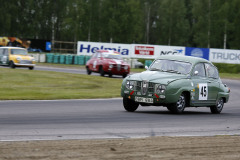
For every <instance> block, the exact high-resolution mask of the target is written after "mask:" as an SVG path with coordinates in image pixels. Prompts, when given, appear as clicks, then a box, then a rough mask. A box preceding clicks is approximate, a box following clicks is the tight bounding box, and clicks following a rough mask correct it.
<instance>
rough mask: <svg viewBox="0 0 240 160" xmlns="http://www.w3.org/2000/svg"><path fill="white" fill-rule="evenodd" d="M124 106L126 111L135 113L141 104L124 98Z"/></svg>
mask: <svg viewBox="0 0 240 160" xmlns="http://www.w3.org/2000/svg"><path fill="white" fill-rule="evenodd" d="M123 106H124V108H125V110H126V111H128V112H134V111H136V110H137V108H138V106H139V104H138V103H136V102H134V101H133V100H131V99H128V98H125V97H124V98H123Z"/></svg>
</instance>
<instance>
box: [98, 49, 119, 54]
mask: <svg viewBox="0 0 240 160" xmlns="http://www.w3.org/2000/svg"><path fill="white" fill-rule="evenodd" d="M97 52H101V53H115V54H120V53H119V52H117V51H114V50H97Z"/></svg>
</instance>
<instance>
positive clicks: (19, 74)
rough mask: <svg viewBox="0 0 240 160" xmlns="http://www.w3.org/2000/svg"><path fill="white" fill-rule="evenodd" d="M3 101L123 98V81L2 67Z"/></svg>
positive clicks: (0, 86)
mask: <svg viewBox="0 0 240 160" xmlns="http://www.w3.org/2000/svg"><path fill="white" fill-rule="evenodd" d="M0 72H1V77H0V88H1V90H0V100H27V99H28V100H36V99H37V100H42V99H47V100H50V99H86V98H90V99H91V98H112V97H120V90H121V83H122V79H114V78H106V77H98V76H89V75H81V74H70V73H58V72H49V71H37V70H25V69H10V68H0Z"/></svg>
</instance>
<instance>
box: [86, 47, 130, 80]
mask: <svg viewBox="0 0 240 160" xmlns="http://www.w3.org/2000/svg"><path fill="white" fill-rule="evenodd" d="M86 69H87V74H88V75H90V74H91V73H92V72H98V73H100V75H101V76H104V75H105V74H108V75H109V77H112V75H122V76H123V78H125V77H126V76H127V75H128V74H129V72H130V66H129V65H128V64H127V63H126V62H124V61H123V60H122V57H121V54H119V53H118V52H116V51H113V50H98V51H97V52H96V53H94V54H93V55H92V57H91V59H90V60H89V61H87V64H86Z"/></svg>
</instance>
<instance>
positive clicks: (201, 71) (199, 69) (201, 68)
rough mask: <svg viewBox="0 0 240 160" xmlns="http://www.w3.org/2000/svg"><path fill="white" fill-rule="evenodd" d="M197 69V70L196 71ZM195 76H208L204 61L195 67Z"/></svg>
mask: <svg viewBox="0 0 240 160" xmlns="http://www.w3.org/2000/svg"><path fill="white" fill-rule="evenodd" d="M196 71H197V72H196ZM193 75H194V76H200V77H206V72H205V67H204V64H203V63H198V64H197V65H195V67H194V69H193Z"/></svg>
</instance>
